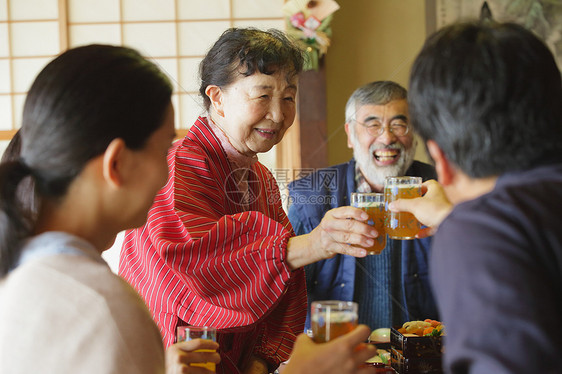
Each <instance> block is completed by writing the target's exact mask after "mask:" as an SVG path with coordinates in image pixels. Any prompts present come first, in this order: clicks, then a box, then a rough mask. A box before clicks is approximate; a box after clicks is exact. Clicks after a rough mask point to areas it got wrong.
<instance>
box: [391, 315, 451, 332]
mask: <svg viewBox="0 0 562 374" xmlns="http://www.w3.org/2000/svg"><path fill="white" fill-rule="evenodd" d="M398 332H399V333H401V334H403V335H404V336H442V335H445V326H444V325H443V324H442V323H441V322H439V321H436V320H433V319H426V320H424V321H409V322H405V323H404V324H403V325H402V327H401V328H399V329H398Z"/></svg>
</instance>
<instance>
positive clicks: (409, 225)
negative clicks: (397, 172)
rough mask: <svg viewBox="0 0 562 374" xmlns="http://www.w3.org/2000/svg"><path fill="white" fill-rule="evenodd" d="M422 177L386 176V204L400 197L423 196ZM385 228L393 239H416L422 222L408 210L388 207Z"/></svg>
mask: <svg viewBox="0 0 562 374" xmlns="http://www.w3.org/2000/svg"><path fill="white" fill-rule="evenodd" d="M421 184H422V180H421V178H420V177H390V178H386V181H385V186H384V200H385V204H386V206H388V204H390V203H391V202H393V201H394V200H398V199H413V198H416V197H420V196H421ZM384 227H385V230H386V233H387V234H388V236H389V237H390V238H392V239H414V238H415V236H416V234H417V233H418V232H419V231H420V228H421V226H420V223H419V221H418V220H417V219H416V217H414V215H413V214H411V213H407V212H391V211H389V210H388V209H386V217H385V225H384Z"/></svg>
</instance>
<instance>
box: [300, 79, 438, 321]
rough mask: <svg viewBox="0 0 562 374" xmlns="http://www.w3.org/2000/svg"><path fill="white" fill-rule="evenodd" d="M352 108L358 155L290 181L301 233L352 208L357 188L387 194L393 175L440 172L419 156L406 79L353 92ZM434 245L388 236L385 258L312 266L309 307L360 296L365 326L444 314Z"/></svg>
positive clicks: (351, 140) (349, 118)
mask: <svg viewBox="0 0 562 374" xmlns="http://www.w3.org/2000/svg"><path fill="white" fill-rule="evenodd" d="M345 111H346V113H345V115H346V123H345V131H346V133H347V138H348V141H347V143H348V146H349V147H350V148H352V149H353V156H354V157H353V159H351V160H350V161H349V162H347V163H344V164H340V165H335V166H332V167H329V168H326V169H321V170H317V171H316V172H314V173H312V174H310V175H308V176H307V177H305V178H303V179H299V180H297V181H294V182H292V183H291V184H290V185H289V193H290V200H289V219H290V221H291V223H292V225H293V228H294V230H295V232H296V234H297V235H300V234H306V233H309V232H310V231H311V230H312V229H314V228H315V227H316V226H317V225H318V224H319V223H320V221H321V220H322V217H323V216H324V214H325V213H326V212H327V211H328V210H330V209H332V208H335V207H339V206H345V205H350V195H351V193H352V192H382V191H383V188H384V180H385V178H386V177H389V176H404V175H408V176H419V177H422V178H423V180H427V179H434V178H435V177H436V176H435V170H434V168H433V167H432V166H430V165H428V164H425V163H422V162H419V161H414V155H415V152H416V139H415V138H414V134H413V131H412V129H411V127H410V125H409V115H408V103H407V91H406V90H405V89H404V88H403V87H401V86H400V85H399V84H397V83H395V82H391V81H377V82H371V83H368V84H366V85H364V86H362V87H360V88H358V89H357V90H356V91H355V92H354V93H353V94H352V95H351V97H350V98H349V100H348V102H347V105H346V109H345ZM429 247H430V239H415V240H392V239H390V238H389V239H388V241H387V245H386V248H385V249H384V250H383V251H382V252H381V254H379V255H372V256H367V257H365V258H357V259H356V258H354V257H352V256H347V255H336V256H335V257H333V258H331V259H328V260H323V261H320V262H317V263H314V264H311V265H309V266H307V267H306V268H305V273H306V279H307V291H308V304H309V310H310V303H311V302H312V301H314V300H327V299H336V300H347V301H356V302H358V304H359V321H360V323H365V324H367V325H368V326H369V327H371V329H376V328H380V327H391V326H394V325H399V324H402V323H403V322H405V321H408V320H412V319H425V318H432V319H437V312H436V307H435V303H434V300H433V297H432V295H431V291H430V288H429V280H428V261H429V259H428V257H429ZM309 317H310V315H309V316H308V318H307V324H306V327H307V328H308V327H309V326H310V318H309Z"/></svg>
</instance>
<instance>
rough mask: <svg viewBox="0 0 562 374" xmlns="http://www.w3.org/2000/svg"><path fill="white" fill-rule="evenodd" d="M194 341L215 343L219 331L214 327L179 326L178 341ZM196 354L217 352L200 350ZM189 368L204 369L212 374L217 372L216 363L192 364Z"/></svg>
mask: <svg viewBox="0 0 562 374" xmlns="http://www.w3.org/2000/svg"><path fill="white" fill-rule="evenodd" d="M193 339H208V340H212V341H214V342H216V341H217V330H216V329H215V328H214V327H206V326H202V327H198V326H178V329H177V341H178V342H183V341H188V340H193ZM194 352H215V351H214V350H211V349H198V350H195V351H194ZM189 366H198V367H203V368H205V369H207V370H210V371H212V372H215V371H216V365H215V363H214V362H201V363H190V364H189Z"/></svg>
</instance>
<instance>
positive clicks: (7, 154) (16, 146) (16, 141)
mask: <svg viewBox="0 0 562 374" xmlns="http://www.w3.org/2000/svg"><path fill="white" fill-rule="evenodd" d="M20 150H21V131H20V130H18V131H16V133H15V134H14V136H13V137H12V140H10V142H9V143H8V146H7V147H6V149H5V150H4V153H2V159H1V160H0V162H8V161H15V160H17V159H19V157H20ZM17 196H18V199H19V201H20V203H21V204H22V209H23V211H25V212H27V213H25V214H27V215H30V216H31V217H33V216H34V215H35V214H37V206H36V203H35V192H34V190H33V180H32V179H31V176H29V177H26V178H24V179H23V180H22V181H21V182H20V183H19V185H18V188H17Z"/></svg>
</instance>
